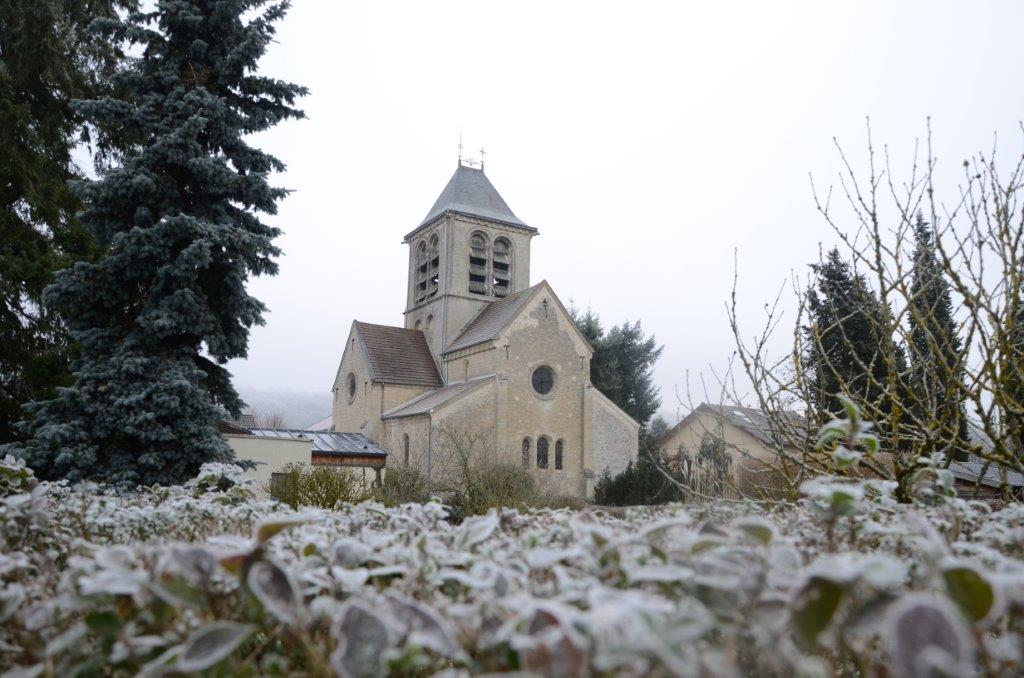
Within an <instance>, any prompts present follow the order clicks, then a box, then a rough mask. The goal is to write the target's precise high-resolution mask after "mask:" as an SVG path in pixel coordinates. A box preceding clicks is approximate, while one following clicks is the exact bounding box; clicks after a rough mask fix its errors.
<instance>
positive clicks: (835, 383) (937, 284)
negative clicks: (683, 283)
mask: <svg viewBox="0 0 1024 678" xmlns="http://www.w3.org/2000/svg"><path fill="white" fill-rule="evenodd" d="M837 148H838V152H839V157H840V159H841V160H842V163H843V167H844V169H843V172H842V173H841V176H840V178H839V179H840V185H841V190H840V196H841V198H843V200H840V201H833V199H832V198H833V196H832V191H831V189H830V190H829V191H828V192H827V193H821V192H818V191H817V190H815V194H814V198H815V203H816V206H817V209H818V211H819V213H820V214H821V215H822V217H823V219H824V220H825V221H826V223H827V224H828V225H829V226H830V227H831V228H832V230H833V232H834V234H835V236H836V238H837V240H838V242H839V243H840V246H841V248H842V251H841V252H839V253H836V254H833V253H830V254H829V256H828V261H826V259H825V258H823V259H822V261H821V262H820V263H819V264H818V265H816V267H815V274H818V273H819V272H820V271H821V270H823V269H826V268H829V269H830V270H836V267H837V266H839V265H840V263H839V262H840V261H841V262H842V265H845V266H847V267H848V270H849V277H848V280H849V282H850V285H849V286H848V287H847V290H849V292H848V295H847V296H845V297H844V296H842V295H830V294H828V287H827V285H824V286H823V284H822V281H821V280H820V279H818V278H816V277H814V276H812V279H811V280H810V281H809V282H808V283H807V284H806V285H805V284H803V283H802V282H801V281H800V280H797V279H794V281H793V284H792V288H793V291H794V293H795V296H796V302H797V313H796V316H795V318H793V319H792V320H791V322H790V323H789V325H788V327H787V326H783V325H782V317H783V314H782V311H781V310H780V309H781V306H780V299H781V296H780V297H779V298H776V300H775V303H774V304H770V305H768V306H767V307H766V310H767V317H766V320H765V322H764V325H763V327H762V329H761V330H759V331H758V333H757V334H756V335H754V336H753V337H752V338H750V337H749V336H748V335H747V334H745V332H743V331H741V329H740V326H739V325H740V324H739V319H738V317H737V310H736V308H737V306H736V289H735V284H734V288H733V295H732V301H731V303H730V305H729V317H730V322H731V325H732V330H733V334H734V337H735V341H736V345H737V349H738V350H737V357H738V359H739V362H740V365H741V367H742V369H743V371H744V372H745V374H746V376H747V378H748V379H749V381H750V384H751V385H752V387H753V399H755V400H756V406H757V407H758V408H759V409H761V410H762V411H764V412H765V413H766V415H767V416H768V417H769V419H770V420H771V421H772V426H771V428H772V430H773V435H775V436H777V437H778V438H779V440H778V445H777V449H778V450H779V454H778V457H777V459H776V460H774V462H772V464H773V466H774V467H775V469H776V471H777V472H778V475H777V477H778V478H781V479H783V482H784V484H785V486H786V493H787V495H788V496H790V497H791V498H792V497H795V496H796V495H797V490H798V488H799V486H800V484H801V482H803V481H804V480H805V479H807V478H810V477H813V476H814V475H816V474H818V473H823V472H829V471H830V470H831V469H832V467H833V462H834V460H833V458H832V455H831V454H830V453H829V451H828V450H825V449H820V448H818V447H817V446H816V445H815V444H814V442H815V440H814V433H815V431H816V429H817V428H818V427H819V426H822V425H824V424H825V423H827V422H828V421H829V420H830V419H832V418H833V417H835V416H837V414H838V412H837V411H836V410H837V408H838V404H837V401H836V394H837V393H840V392H843V393H848V394H849V395H850V396H851V398H852V399H853V400H854V401H855V402H856V404H857V405H858V406H859V407H860V409H861V410H862V411H863V412H864V416H865V417H866V418H868V419H870V420H872V421H874V422H876V428H875V433H876V434H877V435H878V436H879V438H880V439H881V440H882V442H883V447H884V448H885V449H886V451H887V452H888V455H887V457H885V458H881V457H879V458H875V459H870V460H865V461H864V462H863V463H862V464H861V465H860V469H859V470H858V473H859V474H866V475H874V476H878V477H884V478H890V479H893V480H895V481H896V482H897V490H896V497H897V498H898V499H899V500H900V501H909V499H910V493H911V489H912V479H913V478H914V477H915V476H916V475H917V472H918V471H919V470H920V469H921V468H922V467H923V466H922V465H926V464H928V463H931V462H930V461H929V460H930V459H932V458H933V455H935V454H939V455H942V457H943V458H944V462H943V463H944V464H946V465H948V464H950V463H952V462H953V461H954V460H956V459H965V458H968V455H972V458H974V459H980V460H982V461H984V462H986V463H990V464H992V465H993V466H995V467H996V468H999V469H1002V472H1003V478H1004V487H1003V492H1004V494H1005V493H1006V491H1007V490H1008V487H1007V484H1006V482H1005V478H1006V471H1007V470H1011V469H1012V470H1016V471H1024V453H1022V452H1024V450H1022V447H1024V423H1022V422H1024V387H1022V384H1024V209H1022V202H1021V198H1022V197H1024V196H1022V189H1024V155H1021V156H1019V157H1017V158H1015V159H1012V160H1011V161H1010V162H1009V163H1005V164H1004V163H1003V162H1001V161H1000V162H997V160H996V152H995V150H994V149H993V151H992V152H991V153H987V154H986V153H982V152H979V153H978V154H976V155H975V156H974V157H972V158H969V159H967V160H964V161H963V175H962V179H961V182H960V185H959V186H957V187H956V188H955V189H953V190H940V188H939V187H937V186H936V184H935V167H936V163H937V160H936V158H935V156H934V155H933V154H932V151H931V138H930V130H929V136H928V143H927V146H926V148H925V151H924V153H923V154H922V155H923V158H918V157H917V154H916V153H915V157H914V158H913V161H912V163H911V164H910V167H909V171H908V172H907V173H905V174H904V175H903V177H902V178H899V179H898V178H897V177H896V175H895V173H894V171H893V169H892V167H891V163H890V158H889V153H888V149H887V148H886V149H884V150H883V152H881V153H879V152H878V151H876V149H875V147H874V146H873V145H872V142H871V137H870V130H869V133H868V146H867V156H866V159H867V169H866V170H865V171H864V172H863V173H861V172H860V171H859V170H855V169H854V166H853V164H852V163H851V162H850V161H849V159H848V157H847V155H846V154H845V153H844V151H843V149H842V148H841V147H839V146H838V144H837ZM1004 170H1006V171H1004ZM835 202H840V203H845V207H846V209H845V210H844V211H843V213H842V214H840V213H839V211H838V210H837V209H836V207H835V204H834V203H835ZM837 257H841V259H840V258H837ZM822 290H824V292H825V293H824V294H822V293H821V292H822ZM816 293H817V296H816ZM858 300H859V301H858ZM830 317H831V318H833V319H834V321H831V322H826V323H824V324H823V323H822V319H827V318H830ZM780 327H781V329H782V331H784V332H785V333H786V334H787V336H788V337H791V339H790V340H789V344H790V349H789V351H788V353H786V354H783V355H777V354H774V353H773V349H771V348H770V347H771V346H773V345H775V342H774V339H773V337H774V336H775V335H776V333H777V332H778V331H779V330H780ZM853 327H856V329H857V330H858V332H859V334H858V336H852V335H851V334H850V330H851V328H853ZM865 337H870V338H871V339H870V341H865V339H864V338H865ZM723 381H724V382H728V381H729V380H728V379H725V380H723ZM723 390H728V391H729V392H730V398H731V399H733V400H734V401H735V402H741V401H743V400H748V399H749V397H743V396H741V395H740V393H739V392H738V389H736V388H735V385H734V384H731V383H725V384H723ZM793 409H799V410H803V411H805V412H806V413H807V417H806V418H805V422H804V423H803V424H800V423H797V422H794V421H793V420H791V418H790V413H791V412H792V410H793Z"/></svg>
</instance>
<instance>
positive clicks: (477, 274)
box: [469, 233, 490, 296]
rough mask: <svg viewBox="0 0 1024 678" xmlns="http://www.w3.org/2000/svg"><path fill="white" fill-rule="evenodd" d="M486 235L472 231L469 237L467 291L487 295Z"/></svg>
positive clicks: (488, 272) (488, 273)
mask: <svg viewBox="0 0 1024 678" xmlns="http://www.w3.org/2000/svg"><path fill="white" fill-rule="evenodd" d="M487 249H488V248H487V236H485V235H484V234H483V233H474V234H473V235H472V236H470V238H469V293H470V294H478V295H480V296H487V294H488V292H489V290H488V289H487V288H488V284H487V279H488V277H489V276H490V271H488V270H487V268H488V266H487V259H488V257H487Z"/></svg>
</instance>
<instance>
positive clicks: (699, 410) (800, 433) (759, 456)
mask: <svg viewBox="0 0 1024 678" xmlns="http://www.w3.org/2000/svg"><path fill="white" fill-rule="evenodd" d="M783 416H784V417H785V420H784V424H783V425H782V426H779V425H778V424H777V423H775V422H774V421H773V419H772V418H770V417H768V416H767V415H765V413H764V412H762V411H761V410H757V409H754V408H751V407H740V406H736V405H712V404H710V403H701V404H700V405H699V406H698V407H696V408H695V409H694V410H693V411H692V412H690V414H688V415H686V416H685V417H684V418H683V419H682V420H681V421H680V422H679V423H678V424H676V425H675V426H673V427H672V428H670V429H669V430H668V431H666V432H665V433H663V434H662V435H661V436H660V437H659V438H658V439H657V441H655V448H656V449H657V450H658V451H659V453H660V454H661V457H662V458H663V459H664V460H665V461H666V462H667V463H670V464H672V465H673V466H674V467H676V468H678V469H680V470H681V471H682V472H683V475H684V477H686V478H688V480H689V482H690V483H692V484H693V486H694V489H695V490H696V491H697V492H698V493H699V494H705V495H710V496H730V497H734V496H737V494H738V493H737V492H736V489H737V488H740V489H742V490H743V491H744V493H745V494H749V495H752V496H758V495H772V494H774V493H775V492H776V491H777V490H778V489H779V483H778V479H777V477H776V476H775V473H774V467H775V465H776V464H777V462H778V461H779V459H780V452H783V453H786V452H788V453H791V454H793V455H797V454H798V453H797V447H796V445H795V443H794V441H795V440H798V439H801V438H805V437H806V429H807V422H806V420H805V419H804V417H803V416H802V415H800V414H799V413H796V412H786V413H785V414H784V415H783Z"/></svg>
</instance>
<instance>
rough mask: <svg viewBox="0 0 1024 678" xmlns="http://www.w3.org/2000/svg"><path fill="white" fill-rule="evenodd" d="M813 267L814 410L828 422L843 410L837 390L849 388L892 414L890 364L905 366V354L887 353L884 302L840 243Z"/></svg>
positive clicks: (810, 342)
mask: <svg viewBox="0 0 1024 678" xmlns="http://www.w3.org/2000/svg"><path fill="white" fill-rule="evenodd" d="M811 268H812V270H813V271H814V286H813V287H812V289H811V290H810V291H809V292H808V296H807V310H808V314H809V320H810V325H809V326H808V327H806V328H805V334H806V337H807V347H808V348H807V354H806V355H805V366H806V373H807V375H808V378H809V381H810V400H811V402H809V403H808V406H809V410H810V412H811V413H812V415H813V416H814V417H815V418H816V419H817V420H820V421H821V422H822V423H824V421H827V420H828V419H831V418H832V417H834V416H837V415H838V414H839V413H840V412H842V405H841V404H840V402H839V399H838V397H837V394H839V393H846V394H848V395H849V396H850V397H852V398H854V399H855V400H857V401H858V402H859V403H861V404H864V405H870V406H871V411H873V412H874V413H875V414H876V415H879V414H881V415H882V416H885V415H887V414H888V413H889V412H891V399H890V397H889V395H888V394H887V393H886V384H887V383H888V381H889V377H890V376H893V375H891V373H890V370H896V372H897V373H899V372H901V371H902V369H903V366H904V363H905V358H904V356H903V353H902V351H900V350H898V349H894V350H893V351H892V353H893V354H894V355H889V356H887V355H886V353H885V350H884V347H885V346H886V344H887V339H889V338H887V337H886V336H885V332H886V328H887V327H888V323H887V322H886V319H885V314H884V313H883V310H884V309H883V308H882V304H881V302H880V301H879V300H878V298H877V297H876V296H875V294H874V293H873V292H872V291H871V288H870V287H869V286H868V284H867V281H866V280H864V278H863V276H860V275H855V274H854V273H853V272H852V271H851V270H850V266H849V264H847V263H846V262H845V261H843V259H842V257H841V256H840V254H839V250H837V249H833V250H832V251H830V252H829V253H828V256H827V257H826V259H825V261H823V262H821V263H819V264H813V265H812V266H811Z"/></svg>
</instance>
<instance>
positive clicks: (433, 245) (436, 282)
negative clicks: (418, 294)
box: [427, 233, 441, 299]
mask: <svg viewBox="0 0 1024 678" xmlns="http://www.w3.org/2000/svg"><path fill="white" fill-rule="evenodd" d="M440 278H441V251H440V250H439V249H438V246H437V234H436V233H435V234H434V235H432V236H430V244H429V245H427V298H428V299H429V298H430V297H433V296H436V295H437V290H438V289H439V288H440Z"/></svg>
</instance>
